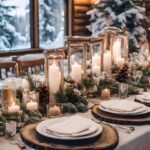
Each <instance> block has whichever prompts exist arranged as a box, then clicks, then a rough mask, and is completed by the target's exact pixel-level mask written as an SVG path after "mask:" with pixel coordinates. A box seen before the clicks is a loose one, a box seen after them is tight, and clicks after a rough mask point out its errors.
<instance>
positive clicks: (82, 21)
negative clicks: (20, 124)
mask: <svg viewBox="0 0 150 150" xmlns="http://www.w3.org/2000/svg"><path fill="white" fill-rule="evenodd" d="M90 9H91V0H74V7H73V31H72V32H73V35H80V36H86V35H90V34H91V33H90V32H89V31H88V29H87V28H86V26H87V25H88V24H89V17H88V16H87V15H86V13H87V11H89V10H90Z"/></svg>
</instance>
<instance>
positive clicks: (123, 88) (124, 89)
mask: <svg viewBox="0 0 150 150" xmlns="http://www.w3.org/2000/svg"><path fill="white" fill-rule="evenodd" d="M128 88H129V85H128V84H126V83H119V91H118V92H119V97H120V99H125V98H127V96H128Z"/></svg>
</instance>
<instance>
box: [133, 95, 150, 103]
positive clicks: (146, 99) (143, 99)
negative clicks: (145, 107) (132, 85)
mask: <svg viewBox="0 0 150 150" xmlns="http://www.w3.org/2000/svg"><path fill="white" fill-rule="evenodd" d="M136 99H137V100H139V101H140V102H146V103H150V97H145V95H138V96H136Z"/></svg>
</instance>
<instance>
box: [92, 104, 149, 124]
mask: <svg viewBox="0 0 150 150" xmlns="http://www.w3.org/2000/svg"><path fill="white" fill-rule="evenodd" d="M91 111H92V114H93V115H94V116H95V117H96V118H97V119H101V120H103V121H107V122H110V123H117V124H127V125H129V124H132V125H146V124H150V114H144V115H140V116H122V115H116V114H111V113H107V112H104V111H101V110H100V109H99V105H96V106H94V107H93V108H92V109H91Z"/></svg>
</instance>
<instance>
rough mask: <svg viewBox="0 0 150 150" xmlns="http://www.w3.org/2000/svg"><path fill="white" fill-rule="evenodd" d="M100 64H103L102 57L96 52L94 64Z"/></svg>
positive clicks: (93, 58)
mask: <svg viewBox="0 0 150 150" xmlns="http://www.w3.org/2000/svg"><path fill="white" fill-rule="evenodd" d="M100 64H101V57H100V56H99V55H98V54H95V55H94V56H93V57H92V65H98V66H100Z"/></svg>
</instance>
